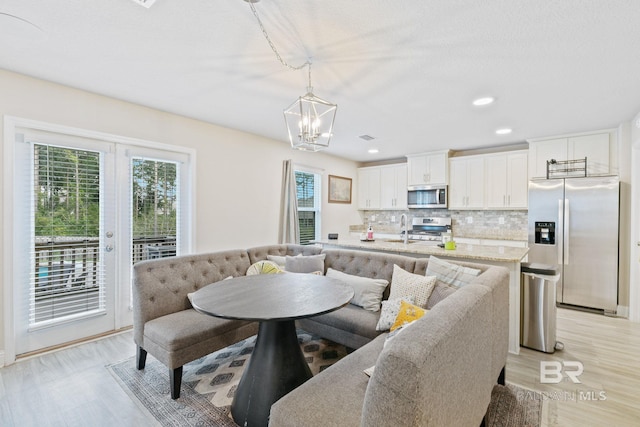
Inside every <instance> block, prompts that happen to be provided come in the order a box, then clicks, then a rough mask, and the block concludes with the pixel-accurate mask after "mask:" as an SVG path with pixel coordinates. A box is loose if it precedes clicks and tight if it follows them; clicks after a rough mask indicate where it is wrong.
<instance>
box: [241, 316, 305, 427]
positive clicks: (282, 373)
mask: <svg viewBox="0 0 640 427" xmlns="http://www.w3.org/2000/svg"><path fill="white" fill-rule="evenodd" d="M311 377H312V374H311V370H310V369H309V365H308V364H307V362H306V361H305V358H304V354H303V353H302V351H301V350H300V344H299V343H298V336H297V335H296V327H295V322H294V321H293V320H286V321H263V322H260V326H259V329H258V338H257V339H256V344H255V347H254V349H253V353H252V354H251V359H250V360H249V366H247V368H246V369H245V371H244V373H243V375H242V378H241V379H240V384H238V388H237V390H236V393H235V397H234V398H233V403H232V404H231V415H233V419H234V421H235V422H236V424H238V425H240V426H242V427H245V426H247V427H254V426H266V425H267V424H268V423H269V412H270V410H271V405H272V404H273V403H275V401H277V400H278V399H280V398H281V397H282V396H284V395H285V394H287V393H288V392H290V391H291V390H293V389H295V388H296V387H298V386H299V385H300V384H302V383H304V382H305V381H306V380H308V379H309V378H311Z"/></svg>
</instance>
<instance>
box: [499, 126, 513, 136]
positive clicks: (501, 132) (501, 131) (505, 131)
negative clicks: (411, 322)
mask: <svg viewBox="0 0 640 427" xmlns="http://www.w3.org/2000/svg"><path fill="white" fill-rule="evenodd" d="M511 132H513V130H512V129H509V128H502V129H498V130H496V133H497V134H498V135H509V134H510V133H511Z"/></svg>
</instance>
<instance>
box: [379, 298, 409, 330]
mask: <svg viewBox="0 0 640 427" xmlns="http://www.w3.org/2000/svg"><path fill="white" fill-rule="evenodd" d="M415 299H416V298H415V297H414V296H413V295H409V296H408V297H400V298H394V299H390V300H386V301H382V310H381V312H380V319H378V324H377V325H376V331H388V330H389V329H390V328H391V326H392V325H393V323H394V322H395V321H396V317H398V312H399V311H400V304H401V303H402V301H407V302H409V303H411V304H413V302H414V301H415Z"/></svg>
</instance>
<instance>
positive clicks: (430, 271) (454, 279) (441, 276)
mask: <svg viewBox="0 0 640 427" xmlns="http://www.w3.org/2000/svg"><path fill="white" fill-rule="evenodd" d="M478 274H480V270H478V269H477V268H469V267H463V266H461V265H457V264H452V263H450V262H447V261H445V260H442V259H439V258H436V257H434V256H431V257H429V263H428V264H427V272H426V276H435V277H436V280H437V282H438V283H441V284H444V285H450V286H455V287H456V288H461V287H463V286H465V285H468V284H469V283H471V282H473V280H474V279H475V278H476V276H478ZM391 289H392V290H393V288H391Z"/></svg>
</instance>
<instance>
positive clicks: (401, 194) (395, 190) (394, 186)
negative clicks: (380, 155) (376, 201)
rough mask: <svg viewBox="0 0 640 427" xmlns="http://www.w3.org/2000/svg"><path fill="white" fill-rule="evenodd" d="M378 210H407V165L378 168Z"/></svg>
mask: <svg viewBox="0 0 640 427" xmlns="http://www.w3.org/2000/svg"><path fill="white" fill-rule="evenodd" d="M380 209H398V210H405V209H407V165H405V164H402V165H394V166H381V167H380Z"/></svg>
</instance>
